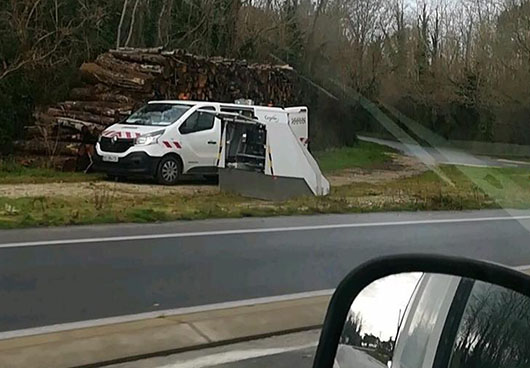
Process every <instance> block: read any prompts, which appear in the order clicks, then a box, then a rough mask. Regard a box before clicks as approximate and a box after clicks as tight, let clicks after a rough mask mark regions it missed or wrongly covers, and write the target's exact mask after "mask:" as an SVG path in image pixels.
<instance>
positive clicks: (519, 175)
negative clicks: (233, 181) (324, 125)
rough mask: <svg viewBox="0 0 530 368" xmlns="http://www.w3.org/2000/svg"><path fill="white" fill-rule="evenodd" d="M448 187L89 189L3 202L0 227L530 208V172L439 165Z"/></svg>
mask: <svg viewBox="0 0 530 368" xmlns="http://www.w3.org/2000/svg"><path fill="white" fill-rule="evenodd" d="M441 169H442V170H443V171H444V173H445V174H446V175H447V177H449V178H450V180H451V182H452V183H451V184H449V183H446V182H444V181H443V180H441V179H440V178H438V177H437V176H436V174H434V173H433V172H426V173H423V174H421V175H417V176H414V177H409V178H402V179H397V180H393V181H389V182H385V183H380V184H369V183H355V184H352V185H346V186H341V187H337V188H333V189H332V192H331V194H330V195H329V196H327V197H305V198H298V199H293V200H289V201H285V202H276V203H273V202H265V201H260V200H254V199H248V198H243V197H240V196H236V195H231V194H225V193H214V194H198V195H178V196H167V195H149V196H135V197H130V196H129V197H119V196H118V195H117V194H116V193H114V192H113V191H112V190H109V189H108V186H107V187H104V186H101V185H99V184H97V183H95V184H93V188H94V190H93V195H91V196H85V197H51V198H46V197H25V198H0V227H2V228H16V227H28V226H44V225H46V226H48V225H69V224H97V223H112V222H139V223H142V222H154V221H169V220H193V219H205V218H224V217H251V216H277V215H309V214H324V213H354V212H374V211H404V210H406V211H411V210H412V211H416V210H464V209H483V208H499V207H509V208H530V171H529V170H527V169H504V168H503V169H493V168H491V169H490V168H470V167H454V166H442V167H441Z"/></svg>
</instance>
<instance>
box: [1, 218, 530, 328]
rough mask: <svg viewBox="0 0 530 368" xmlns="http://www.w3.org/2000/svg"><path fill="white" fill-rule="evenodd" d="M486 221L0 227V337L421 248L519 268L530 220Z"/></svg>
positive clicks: (527, 250) (222, 294)
mask: <svg viewBox="0 0 530 368" xmlns="http://www.w3.org/2000/svg"><path fill="white" fill-rule="evenodd" d="M512 214H513V212H512ZM515 214H519V215H520V214H523V215H529V214H530V213H529V212H517V213H515ZM498 216H502V217H505V216H507V213H506V212H505V211H481V212H438V213H387V214H382V213H380V214H363V215H331V216H330V215H327V216H312V217H288V218H281V217H280V218H278V217H277V218H268V219H235V220H209V221H198V222H178V223H166V224H154V225H113V226H110V225H106V226H86V227H74V228H56V229H31V230H16V231H1V232H0V239H1V240H0V243H1V244H0V300H1V303H0V331H9V330H16V329H23V328H30V327H37V326H44V325H50V324H57V323H64V322H73V321H81V320H90V319H96V318H103V317H111V316H120V315H128V314H135V313H141V312H149V311H156V310H162V309H170V308H176V307H186V306H196V305H204V304H209V303H217V302H224V301H233V300H242V299H248V298H256V297H264V296H273V295H284V294H290V293H297V292H304V291H313V290H322V289H329V288H334V287H335V286H336V285H337V284H338V282H339V281H340V280H341V279H342V277H343V276H344V275H345V274H346V273H347V272H348V271H350V270H351V269H352V268H354V267H355V266H357V265H359V264H360V263H361V262H364V261H366V260H368V259H370V258H373V257H376V256H381V255H388V254H399V253H409V252H424V253H435V254H450V255H460V256H467V257H472V258H479V259H487V260H492V261H496V262H500V263H504V264H507V265H523V264H530V247H529V246H528V245H529V237H528V230H527V228H530V220H528V219H525V220H523V221H522V222H519V221H514V220H492V219H488V218H491V217H498ZM477 218H480V219H481V220H474V219H477ZM470 219H471V220H470ZM440 220H441V221H440ZM403 221H405V222H403ZM396 222H397V223H396ZM523 225H524V226H523ZM153 234H154V235H153ZM96 238H97V239H96ZM80 239H81V240H80ZM43 242H44V243H43Z"/></svg>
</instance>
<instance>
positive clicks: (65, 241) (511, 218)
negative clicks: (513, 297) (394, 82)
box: [0, 215, 530, 248]
mask: <svg viewBox="0 0 530 368" xmlns="http://www.w3.org/2000/svg"><path fill="white" fill-rule="evenodd" d="M521 220H530V215H526V216H500V217H476V218H473V217H470V218H460V219H438V220H410V221H389V222H368V223H355V224H330V225H310V226H291V227H270V228H258V229H234V230H213V231H198V232H183V233H168V234H147V235H129V236H109V237H101V238H84V239H83V238H82V239H57V240H38V241H29V242H19V243H4V244H0V248H16V247H36V246H43V245H74V244H86V243H102V242H123V241H132V240H154V239H171V238H191V237H198V236H212V235H239V234H259V233H277V232H289V231H311V230H333V229H352V228H363V227H381V226H406V225H431V224H458V223H466V222H470V223H473V222H491V221H521Z"/></svg>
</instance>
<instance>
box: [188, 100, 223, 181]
mask: <svg viewBox="0 0 530 368" xmlns="http://www.w3.org/2000/svg"><path fill="white" fill-rule="evenodd" d="M200 110H210V111H215V110H216V109H215V107H214V106H204V107H201V108H200ZM220 132H221V121H220V120H219V119H218V118H216V117H215V116H214V115H213V114H209V113H207V112H202V111H195V112H194V113H193V114H191V115H190V116H189V117H188V118H187V119H186V120H185V121H184V122H183V123H182V124H181V125H180V126H179V133H180V134H181V136H182V143H181V145H182V152H183V157H182V159H183V160H184V167H185V171H188V170H189V169H190V168H199V167H213V166H215V162H216V159H217V153H218V151H219V139H220Z"/></svg>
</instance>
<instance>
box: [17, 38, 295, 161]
mask: <svg viewBox="0 0 530 368" xmlns="http://www.w3.org/2000/svg"><path fill="white" fill-rule="evenodd" d="M80 73H81V77H82V81H83V84H82V86H80V87H78V88H73V89H72V90H71V91H70V93H69V99H68V100H67V101H64V102H61V103H58V104H56V105H54V106H50V107H46V108H41V109H38V110H37V111H36V112H35V114H34V117H35V124H34V125H32V126H30V127H27V134H26V140H25V141H20V142H16V145H15V146H16V148H17V149H18V151H19V152H25V153H32V154H39V155H48V156H71V157H78V156H79V155H83V154H84V151H83V150H81V147H83V146H85V145H88V144H94V143H95V141H96V139H97V136H98V135H99V134H100V133H101V132H102V131H103V130H104V129H105V128H106V127H107V126H109V125H111V124H114V123H116V122H118V121H120V120H121V119H123V118H125V117H126V116H128V115H129V114H130V113H131V111H132V110H134V109H136V108H138V107H140V106H141V105H142V104H144V103H145V102H146V101H149V100H154V99H157V100H159V99H187V100H200V101H222V102H233V101H235V100H236V99H240V98H245V99H252V100H254V103H256V104H264V105H266V104H274V105H276V106H282V105H291V104H294V103H296V102H297V101H299V99H300V94H299V90H300V89H299V88H297V78H296V73H295V72H294V71H293V70H292V68H291V67H289V66H288V65H283V66H280V65H264V64H248V63H247V62H245V61H244V60H234V59H227V58H222V57H209V58H206V57H201V56H197V55H192V54H189V53H186V52H185V51H182V50H175V51H164V50H163V49H162V48H152V49H129V48H127V49H118V50H110V51H109V52H107V53H104V54H101V55H100V56H99V57H97V59H96V60H95V61H94V62H88V63H84V64H83V65H81V67H80Z"/></svg>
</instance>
